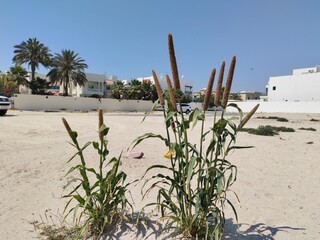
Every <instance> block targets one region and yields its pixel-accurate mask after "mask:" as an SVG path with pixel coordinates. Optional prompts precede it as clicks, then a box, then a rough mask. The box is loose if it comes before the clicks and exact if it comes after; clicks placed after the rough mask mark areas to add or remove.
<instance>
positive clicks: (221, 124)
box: [213, 118, 228, 135]
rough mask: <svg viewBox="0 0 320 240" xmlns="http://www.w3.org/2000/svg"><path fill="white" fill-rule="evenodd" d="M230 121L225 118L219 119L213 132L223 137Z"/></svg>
mask: <svg viewBox="0 0 320 240" xmlns="http://www.w3.org/2000/svg"><path fill="white" fill-rule="evenodd" d="M227 123H228V121H227V120H225V119H224V118H221V119H219V121H218V122H216V124H214V127H213V131H214V132H216V133H217V134H218V135H221V134H222V133H223V131H224V129H225V128H226V126H227Z"/></svg>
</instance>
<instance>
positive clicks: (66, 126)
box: [62, 118, 77, 144]
mask: <svg viewBox="0 0 320 240" xmlns="http://www.w3.org/2000/svg"><path fill="white" fill-rule="evenodd" d="M62 122H63V125H64V127H65V128H66V130H67V132H68V134H69V136H70V138H71V139H72V141H73V142H74V143H75V144H76V142H77V140H76V134H74V133H75V132H73V131H72V130H71V127H70V126H69V123H68V122H67V120H66V119H65V118H62Z"/></svg>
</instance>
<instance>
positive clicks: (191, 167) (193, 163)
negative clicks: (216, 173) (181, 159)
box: [187, 157, 197, 185]
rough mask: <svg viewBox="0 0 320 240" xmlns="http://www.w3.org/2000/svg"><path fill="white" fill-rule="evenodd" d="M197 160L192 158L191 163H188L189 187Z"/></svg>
mask: <svg viewBox="0 0 320 240" xmlns="http://www.w3.org/2000/svg"><path fill="white" fill-rule="evenodd" d="M196 160H197V158H196V157H191V158H190V161H189V163H188V165H189V166H188V174H187V185H189V183H190V180H191V177H192V175H193V167H194V165H195V163H196Z"/></svg>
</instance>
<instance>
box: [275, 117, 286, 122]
mask: <svg viewBox="0 0 320 240" xmlns="http://www.w3.org/2000/svg"><path fill="white" fill-rule="evenodd" d="M277 121H278V122H289V120H288V119H286V118H283V117H279V118H277Z"/></svg>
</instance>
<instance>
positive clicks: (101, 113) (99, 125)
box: [98, 108, 104, 141]
mask: <svg viewBox="0 0 320 240" xmlns="http://www.w3.org/2000/svg"><path fill="white" fill-rule="evenodd" d="M98 116H99V122H98V130H100V128H101V126H102V124H103V112H102V109H101V108H99V110H98ZM103 138H104V134H103V131H102V132H100V131H99V139H100V141H103Z"/></svg>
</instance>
